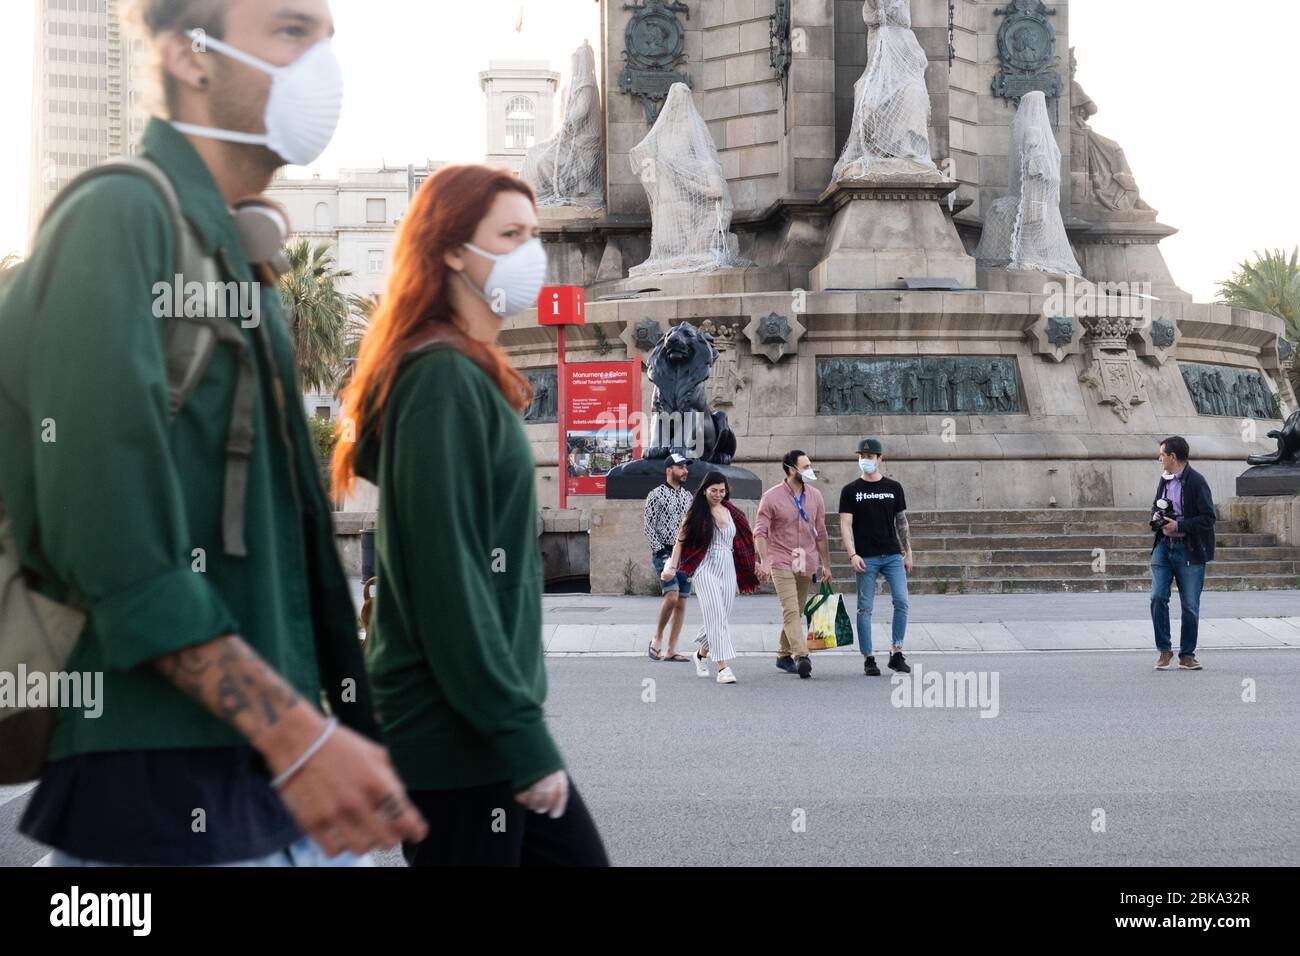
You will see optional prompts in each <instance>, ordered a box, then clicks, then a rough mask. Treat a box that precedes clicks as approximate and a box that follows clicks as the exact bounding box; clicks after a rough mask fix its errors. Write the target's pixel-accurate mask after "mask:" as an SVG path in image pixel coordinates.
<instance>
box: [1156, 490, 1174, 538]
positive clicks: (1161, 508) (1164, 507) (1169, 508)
mask: <svg viewBox="0 0 1300 956" xmlns="http://www.w3.org/2000/svg"><path fill="white" fill-rule="evenodd" d="M1173 516H1174V506H1173V505H1171V504H1170V503H1169V500H1168V499H1167V498H1159V499H1157V500H1156V510H1155V513H1154V514H1152V515H1151V530H1152V531H1154V532H1156V533H1157V534H1159V533H1160V532H1161V531H1164V530H1165V521H1166V520H1168V519H1170V518H1172V517H1173Z"/></svg>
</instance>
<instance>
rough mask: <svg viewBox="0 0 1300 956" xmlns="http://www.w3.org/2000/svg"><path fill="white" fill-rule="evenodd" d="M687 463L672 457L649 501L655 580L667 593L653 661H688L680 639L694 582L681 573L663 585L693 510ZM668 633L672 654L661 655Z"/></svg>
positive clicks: (647, 533)
mask: <svg viewBox="0 0 1300 956" xmlns="http://www.w3.org/2000/svg"><path fill="white" fill-rule="evenodd" d="M686 465H687V461H686V459H685V458H684V457H683V456H681V455H678V454H672V455H669V456H668V458H667V460H666V461H665V463H664V483H663V484H662V485H659V486H658V487H657V488H655V490H654V491H652V492H650V494H649V495H647V496H646V499H645V536H646V540H647V541H649V542H650V557H651V560H652V562H653V563H654V569H655V580H656V581H659V587H660V588H661V589H662V590H663V595H664V602H663V604H662V605H660V607H659V623H658V624H657V625H656V626H655V636H654V637H653V638H652V639H651V641H650V647H649V648H648V650H647V653H648V654H649V656H650V660H652V661H675V662H679V663H680V662H683V661H686V660H688V658H686V657H683V656H682V655H681V654H678V653H677V638H678V637H680V636H681V633H682V622H683V621H684V620H685V619H686V599H687V598H688V597H690V596H691V579H690V578H689V577H687V576H686V575H685V574H682V573H681V572H680V571H679V572H678V573H677V574H676V575H675V576H674V577H673V578H672V580H670V581H663V580H661V579H660V577H659V575H660V574H662V573H663V569H664V563H665V562H666V561H667V560H668V559H669V558H670V557H671V556H672V553H673V545H674V544H676V542H677V529H678V528H679V527H680V526H681V523H682V518H683V517H684V516H685V515H686V509H687V508H689V507H690V506H691V493H690V492H689V491H687V490H686V475H687V468H686ZM670 620H671V621H672V625H671V627H670V628H669V631H668V652H667V653H666V654H660V652H659V649H660V647H661V646H662V645H663V633H664V628H665V627H667V626H668V625H669V621H670Z"/></svg>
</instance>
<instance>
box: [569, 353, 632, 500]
mask: <svg viewBox="0 0 1300 956" xmlns="http://www.w3.org/2000/svg"><path fill="white" fill-rule="evenodd" d="M562 375H563V376H564V378H563V379H562V381H563V386H562V394H563V395H564V403H563V404H562V405H561V406H560V415H559V419H560V455H561V458H560V461H561V467H562V474H563V476H564V484H563V486H562V488H561V491H562V496H561V505H560V506H561V507H564V505H565V503H566V500H565V499H567V498H568V496H569V495H603V494H604V493H605V476H606V475H608V474H609V472H610V470H611V469H613V468H614V467H615V466H617V465H621V464H623V463H624V462H628V461H631V460H632V459H634V458H639V457H640V456H641V447H640V441H639V439H640V434H639V430H638V429H636V423H637V422H639V421H640V418H641V416H640V411H641V362H640V360H639V359H633V360H631V361H629V362H582V363H578V364H575V365H565V366H563V372H562Z"/></svg>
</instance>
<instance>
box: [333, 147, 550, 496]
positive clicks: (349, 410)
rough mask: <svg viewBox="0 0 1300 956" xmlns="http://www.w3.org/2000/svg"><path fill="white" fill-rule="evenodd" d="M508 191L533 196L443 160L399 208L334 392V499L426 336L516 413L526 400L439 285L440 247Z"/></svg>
mask: <svg viewBox="0 0 1300 956" xmlns="http://www.w3.org/2000/svg"><path fill="white" fill-rule="evenodd" d="M508 190H513V191H515V192H518V193H523V194H524V195H525V196H527V197H528V198H529V200H533V199H534V196H533V190H532V188H531V187H530V186H529V185H528V184H527V183H526V182H524V181H523V180H522V179H518V178H516V177H515V176H513V175H512V174H511V173H510V172H508V171H507V170H503V169H493V168H492V167H489V166H478V165H468V164H467V165H457V166H444V167H443V168H442V169H440V170H438V171H437V172H436V173H434V174H433V175H432V176H430V177H429V178H428V180H427V181H426V182H425V184H424V185H423V186H421V187H420V191H419V192H418V193H416V195H415V199H414V200H413V201H412V202H411V205H410V208H409V209H407V211H406V216H405V217H404V218H403V220H402V225H401V228H400V230H399V232H398V234H397V245H396V249H395V251H394V254H393V271H392V274H391V275H390V276H389V279H388V289H387V292H386V293H385V295H384V296H383V299H382V300H381V302H380V304H379V307H378V308H377V309H376V310H375V314H374V317H373V318H372V319H371V321H370V327H369V328H368V329H367V330H366V334H365V337H364V338H363V339H362V340H361V348H360V350H359V352H358V354H357V364H356V369H355V370H354V371H353V375H352V380H351V381H350V382H349V383H348V385H347V387H346V388H345V389H344V390H343V394H342V399H343V417H342V419H341V422H340V426H339V431H340V439H339V441H337V442H336V443H335V445H334V459H333V462H332V465H331V469H330V477H331V479H332V484H333V486H334V494H335V496H336V497H342V496H343V495H345V494H347V493H348V492H349V491H350V490H351V489H352V485H353V482H354V481H355V480H356V471H355V465H356V453H357V443H356V440H355V439H356V438H357V437H359V436H360V434H361V432H362V431H363V430H365V429H366V428H367V427H370V426H372V425H373V427H375V428H376V429H378V428H380V427H381V425H382V422H383V420H384V408H385V405H386V404H387V402H388V395H389V392H390V391H391V389H392V387H393V381H394V380H395V379H396V377H397V370H398V368H399V367H400V365H401V361H402V356H403V355H405V354H406V353H407V352H408V351H410V349H411V348H412V347H413V346H415V345H418V344H420V343H422V342H424V341H426V340H427V339H429V338H430V337H433V336H439V337H445V338H446V339H448V340H449V341H450V342H451V343H452V344H453V346H454V347H455V348H457V349H459V350H461V351H462V352H464V353H465V354H466V355H468V356H469V357H470V358H471V359H473V360H474V361H475V362H476V363H477V364H478V365H479V367H480V368H482V369H483V370H484V371H485V372H486V373H487V374H488V375H489V377H491V378H492V380H493V381H494V382H496V384H497V387H498V388H500V389H501V393H502V394H503V395H504V396H505V397H506V401H508V402H509V403H510V404H511V405H512V406H514V407H515V408H517V409H519V410H520V411H521V412H522V411H523V409H525V408H526V407H527V406H528V403H529V401H530V400H531V399H532V388H531V387H530V385H529V383H528V380H527V379H526V378H524V376H523V375H522V374H520V372H519V371H518V370H517V369H515V368H514V366H512V365H511V364H510V359H509V358H508V357H507V356H506V354H505V352H504V351H503V350H502V349H501V348H500V347H499V346H497V345H492V344H487V343H484V342H477V341H475V340H473V339H471V338H469V337H468V336H466V335H465V334H464V333H462V332H461V331H460V330H459V329H458V328H457V327H456V325H455V324H454V323H453V322H452V313H451V297H450V294H449V293H448V288H447V284H448V282H450V281H451V280H452V278H453V275H452V270H451V269H450V268H449V267H448V266H447V264H446V262H445V261H444V260H443V255H444V253H446V252H448V251H450V250H453V249H456V248H458V247H459V246H461V245H462V244H464V243H466V242H470V241H472V240H473V238H474V232H475V230H477V229H478V224H479V223H480V222H481V221H482V220H483V218H484V217H485V216H486V215H487V214H488V211H489V210H490V209H491V208H492V204H493V202H495V201H496V197H497V194H498V193H501V192H505V191H508ZM345 429H350V433H346V434H345Z"/></svg>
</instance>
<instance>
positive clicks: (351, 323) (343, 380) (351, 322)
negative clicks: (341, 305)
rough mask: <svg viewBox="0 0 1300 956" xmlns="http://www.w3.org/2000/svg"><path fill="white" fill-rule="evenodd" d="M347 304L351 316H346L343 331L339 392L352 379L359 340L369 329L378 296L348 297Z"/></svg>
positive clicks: (377, 303)
mask: <svg viewBox="0 0 1300 956" xmlns="http://www.w3.org/2000/svg"><path fill="white" fill-rule="evenodd" d="M348 304H349V305H350V306H351V307H352V314H351V315H350V316H348V324H347V328H346V329H345V330H344V346H343V369H342V371H341V374H340V375H339V381H338V389H339V390H340V391H341V390H342V389H343V386H344V385H346V384H347V383H348V379H350V378H351V377H352V369H353V367H354V366H355V365H356V364H357V353H358V352H359V351H360V350H361V339H362V338H363V337H364V336H365V334H366V329H368V328H370V320H371V319H373V318H374V317H375V310H377V309H378V308H379V296H377V295H350V296H348Z"/></svg>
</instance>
